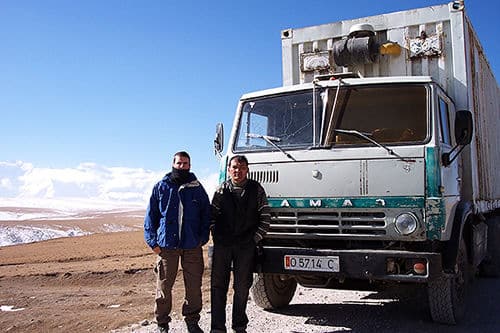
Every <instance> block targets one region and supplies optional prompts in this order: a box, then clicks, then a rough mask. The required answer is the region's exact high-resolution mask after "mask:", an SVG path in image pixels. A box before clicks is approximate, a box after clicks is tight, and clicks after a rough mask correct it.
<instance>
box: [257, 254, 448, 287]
mask: <svg viewBox="0 0 500 333" xmlns="http://www.w3.org/2000/svg"><path fill="white" fill-rule="evenodd" d="M285 255H302V256H338V257H339V272H312V271H301V270H289V269H285V266H284V257H285ZM413 260H418V261H420V262H424V263H425V265H426V272H425V274H416V273H415V272H412V271H410V270H403V271H398V272H394V271H392V272H390V271H388V262H391V261H394V262H411V261H413ZM257 272H259V273H272V274H285V275H309V276H311V275H315V276H321V277H328V278H333V279H338V280H346V279H358V280H370V281H375V280H380V281H384V280H385V281H399V282H427V281H429V280H430V279H433V278H434V277H436V276H439V275H440V274H441V272H442V265H441V254H439V253H429V252H410V251H398V250H366V249H363V250H325V249H321V250H320V249H311V248H295V247H276V246H265V247H263V248H262V251H261V253H260V255H259V257H258V265H257Z"/></svg>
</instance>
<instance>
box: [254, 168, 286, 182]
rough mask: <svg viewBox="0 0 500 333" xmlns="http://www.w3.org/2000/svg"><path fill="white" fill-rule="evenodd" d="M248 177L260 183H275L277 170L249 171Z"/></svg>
mask: <svg viewBox="0 0 500 333" xmlns="http://www.w3.org/2000/svg"><path fill="white" fill-rule="evenodd" d="M248 178H250V179H253V180H256V181H258V182H259V183H261V184H275V183H277V182H278V181H279V173H278V170H268V171H250V172H249V173H248Z"/></svg>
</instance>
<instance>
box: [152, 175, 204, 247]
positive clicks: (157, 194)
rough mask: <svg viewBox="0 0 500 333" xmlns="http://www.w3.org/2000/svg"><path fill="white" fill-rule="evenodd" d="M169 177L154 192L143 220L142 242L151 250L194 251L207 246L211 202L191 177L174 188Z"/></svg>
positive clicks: (164, 178)
mask: <svg viewBox="0 0 500 333" xmlns="http://www.w3.org/2000/svg"><path fill="white" fill-rule="evenodd" d="M170 175H171V174H170V173H168V174H167V175H166V176H165V177H163V179H162V180H161V181H159V182H158V183H157V184H156V185H155V186H154V188H153V193H152V194H151V198H150V199H149V205H148V209H147V211H146V217H145V218H144V238H145V240H146V243H147V244H148V245H149V246H150V247H151V248H154V247H156V246H159V247H161V248H167V249H193V248H196V247H197V246H199V245H204V244H206V243H207V242H208V236H209V228H210V201H209V199H208V196H207V192H205V189H204V188H203V186H202V185H201V184H200V183H199V182H198V180H197V179H196V176H195V175H194V174H193V173H190V174H189V176H190V178H189V181H188V182H187V183H185V184H182V185H180V186H179V185H177V184H175V183H174V182H173V181H172V180H171V179H170Z"/></svg>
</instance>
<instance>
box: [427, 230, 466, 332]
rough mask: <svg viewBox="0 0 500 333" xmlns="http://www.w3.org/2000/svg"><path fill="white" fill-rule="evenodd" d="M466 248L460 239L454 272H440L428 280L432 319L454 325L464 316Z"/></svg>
mask: <svg viewBox="0 0 500 333" xmlns="http://www.w3.org/2000/svg"><path fill="white" fill-rule="evenodd" d="M467 269H468V263H467V249H466V248H465V242H464V240H463V239H462V240H461V241H460V244H459V248H458V254H457V262H456V264H455V273H454V274H445V273H444V272H442V273H441V275H440V276H439V277H436V278H435V279H434V280H432V281H429V283H428V284H427V293H428V298H429V310H430V313H431V317H432V320H433V321H435V322H438V323H442V324H448V325H455V324H457V323H458V322H459V321H460V319H461V318H462V317H463V316H464V313H465V303H466V294H467V285H468V274H469V273H468V271H467Z"/></svg>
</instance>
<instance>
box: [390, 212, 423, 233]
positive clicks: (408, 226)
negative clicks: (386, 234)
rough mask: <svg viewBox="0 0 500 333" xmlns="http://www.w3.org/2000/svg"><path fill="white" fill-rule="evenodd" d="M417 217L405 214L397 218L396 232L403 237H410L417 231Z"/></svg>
mask: <svg viewBox="0 0 500 333" xmlns="http://www.w3.org/2000/svg"><path fill="white" fill-rule="evenodd" d="M417 223H418V220H417V217H416V216H415V215H413V214H411V213H403V214H400V215H398V217H396V222H395V225H396V231H397V232H399V233H400V234H401V235H409V234H411V233H412V232H414V231H415V230H416V229H417Z"/></svg>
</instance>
